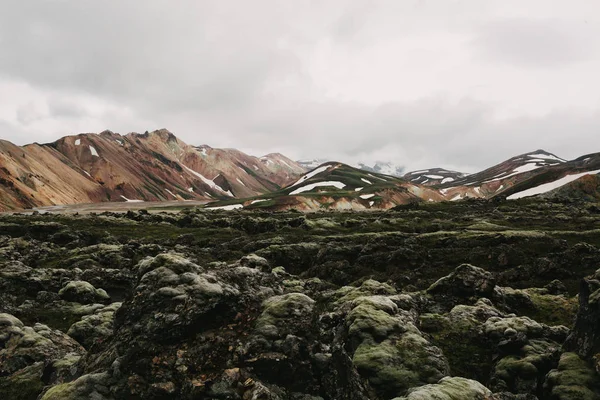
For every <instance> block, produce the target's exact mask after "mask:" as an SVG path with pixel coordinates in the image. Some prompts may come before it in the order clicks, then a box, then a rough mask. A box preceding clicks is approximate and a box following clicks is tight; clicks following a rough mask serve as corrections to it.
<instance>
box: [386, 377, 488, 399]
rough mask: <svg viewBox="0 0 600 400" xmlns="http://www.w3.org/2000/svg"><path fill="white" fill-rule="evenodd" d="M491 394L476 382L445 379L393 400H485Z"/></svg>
mask: <svg viewBox="0 0 600 400" xmlns="http://www.w3.org/2000/svg"><path fill="white" fill-rule="evenodd" d="M491 394H492V392H491V391H490V390H489V389H488V388H486V387H485V386H483V385H482V384H481V383H479V382H477V381H474V380H471V379H466V378H461V377H445V378H442V379H441V380H440V381H439V382H438V383H436V384H430V385H425V386H421V387H419V388H415V389H411V390H410V391H409V393H408V394H407V395H406V396H405V397H397V398H395V399H394V400H487V399H490V396H491Z"/></svg>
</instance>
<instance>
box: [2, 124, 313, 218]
mask: <svg viewBox="0 0 600 400" xmlns="http://www.w3.org/2000/svg"><path fill="white" fill-rule="evenodd" d="M303 172H304V169H303V168H302V167H301V166H299V165H298V164H296V163H295V162H294V161H292V160H290V159H288V158H286V157H284V156H282V155H268V156H265V157H263V158H257V157H253V156H249V155H247V154H244V153H242V152H240V151H237V150H234V149H212V148H210V147H208V146H202V147H194V146H190V145H188V144H186V143H184V142H183V141H181V140H180V139H178V138H177V137H175V135H173V134H172V133H171V132H169V131H167V130H159V131H155V132H151V133H145V134H136V133H130V134H128V135H125V136H122V135H119V134H116V133H113V132H110V131H104V132H102V133H100V134H80V135H76V136H66V137H63V138H61V139H59V140H57V141H56V142H54V143H50V144H45V145H39V144H32V145H27V146H23V147H19V146H15V145H14V144H12V143H10V142H6V141H0V210H10V209H18V208H30V207H34V206H44V205H55V204H74V203H93V202H102V201H140V200H145V201H162V200H187V199H190V200H191V199H197V200H202V199H226V198H231V197H247V196H255V195H258V194H261V193H266V192H269V191H273V190H277V189H279V188H280V187H281V186H283V185H285V184H287V183H289V182H292V181H293V180H294V179H297V178H298V176H300V175H301V174H302V173H303Z"/></svg>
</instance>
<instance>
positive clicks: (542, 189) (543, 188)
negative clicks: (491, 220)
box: [507, 169, 600, 200]
mask: <svg viewBox="0 0 600 400" xmlns="http://www.w3.org/2000/svg"><path fill="white" fill-rule="evenodd" d="M598 173H600V169H597V170H595V171H586V172H581V173H579V174H573V175H567V176H564V177H562V178H560V179H557V180H555V181H554V182H548V183H544V184H541V185H539V186H536V187H532V188H530V189H527V190H523V191H522V192H517V193H513V194H511V195H510V196H508V197H507V199H509V200H515V199H521V198H523V197H529V196H535V195H536V194H542V193H546V192H549V191H551V190H554V189H558V188H559V187H561V186H564V185H566V184H567V183H570V182H573V181H575V180H577V179H579V178H581V177H582V176H585V175H593V174H598Z"/></svg>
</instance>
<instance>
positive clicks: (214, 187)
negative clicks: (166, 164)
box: [183, 165, 233, 197]
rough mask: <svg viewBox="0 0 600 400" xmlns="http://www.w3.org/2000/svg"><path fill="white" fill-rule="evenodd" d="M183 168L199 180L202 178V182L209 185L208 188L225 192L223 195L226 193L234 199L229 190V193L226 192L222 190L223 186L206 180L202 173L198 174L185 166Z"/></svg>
mask: <svg viewBox="0 0 600 400" xmlns="http://www.w3.org/2000/svg"><path fill="white" fill-rule="evenodd" d="M183 168H185V169H186V170H188V172H190V173H191V174H193V175H195V176H197V177H198V178H200V180H201V181H202V182H204V183H206V184H207V185H208V186H210V187H211V188H213V189H216V190H218V191H220V192H223V193H225V194H227V195H229V196H230V197H233V193H231V191H229V190H228V191H225V190H223V188H222V187H221V186H219V185H217V184H216V183H214V182H213V181H211V180H210V179H208V178H206V177H205V176H204V175H202V174H201V173H199V172H196V171H194V170H193V169H191V168H188V167H186V166H185V165H184V166H183ZM219 175H220V174H219ZM219 175H217V176H215V178H217V177H218V176H219Z"/></svg>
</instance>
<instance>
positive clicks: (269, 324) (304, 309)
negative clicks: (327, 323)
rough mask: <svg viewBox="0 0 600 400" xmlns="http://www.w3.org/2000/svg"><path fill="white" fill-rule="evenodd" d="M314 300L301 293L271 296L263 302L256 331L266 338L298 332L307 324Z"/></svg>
mask: <svg viewBox="0 0 600 400" xmlns="http://www.w3.org/2000/svg"><path fill="white" fill-rule="evenodd" d="M314 304H315V301H314V300H313V299H311V298H310V297H308V296H307V295H305V294H302V293H288V294H284V295H281V296H273V297H270V298H269V299H267V300H265V301H264V303H263V312H262V314H261V315H260V317H259V318H258V320H257V321H256V329H257V332H258V333H260V334H262V335H264V336H265V337H268V338H271V339H273V338H278V337H282V336H284V337H285V335H288V334H299V333H300V332H301V330H302V328H303V326H304V327H305V326H306V325H308V324H309V321H310V319H311V313H312V310H313V307H314Z"/></svg>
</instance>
